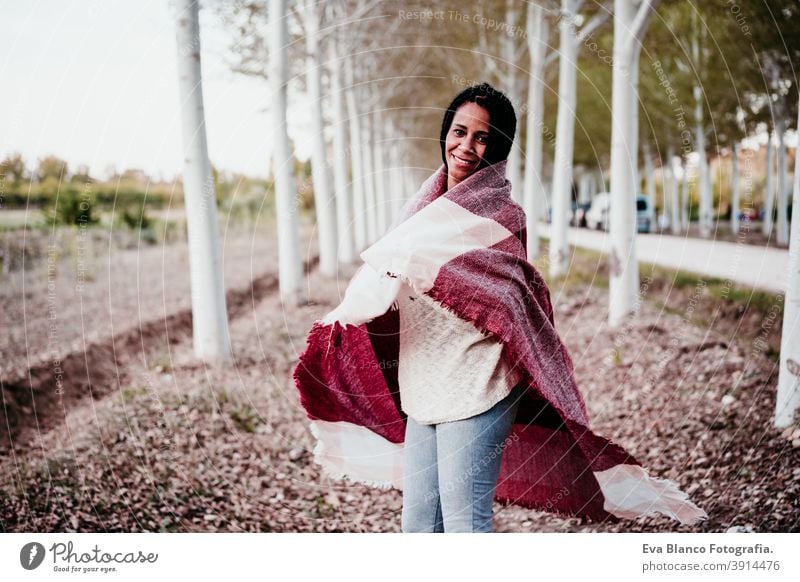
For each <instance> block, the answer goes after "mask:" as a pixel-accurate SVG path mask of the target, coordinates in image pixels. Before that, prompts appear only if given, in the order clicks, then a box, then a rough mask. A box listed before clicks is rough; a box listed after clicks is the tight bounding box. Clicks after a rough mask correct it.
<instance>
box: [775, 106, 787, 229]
mask: <svg viewBox="0 0 800 582" xmlns="http://www.w3.org/2000/svg"><path fill="white" fill-rule="evenodd" d="M775 133H776V134H777V136H778V208H777V210H778V217H777V219H778V234H777V237H776V242H777V243H778V244H779V245H788V244H789V218H788V216H787V208H786V207H787V202H786V140H785V139H784V138H785V137H786V124H785V123H784V121H783V119H782V118H780V117H779V118H778V120H777V121H776V122H775Z"/></svg>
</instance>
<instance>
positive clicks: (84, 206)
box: [42, 189, 100, 226]
mask: <svg viewBox="0 0 800 582" xmlns="http://www.w3.org/2000/svg"><path fill="white" fill-rule="evenodd" d="M96 208H97V200H96V197H95V196H94V195H93V194H92V193H91V192H78V191H77V190H73V189H67V190H65V191H64V192H62V193H61V194H59V195H58V196H53V197H52V198H51V199H50V201H49V202H47V203H46V204H45V206H44V208H43V209H42V211H43V213H44V216H45V220H46V221H47V222H48V223H49V224H66V225H73V226H91V225H93V224H97V223H98V222H100V219H99V218H97V217H96V216H93V214H92V212H93V210H96Z"/></svg>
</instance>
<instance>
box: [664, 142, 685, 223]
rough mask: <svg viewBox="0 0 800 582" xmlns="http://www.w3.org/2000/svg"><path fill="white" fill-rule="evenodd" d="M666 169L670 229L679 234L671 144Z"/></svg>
mask: <svg viewBox="0 0 800 582" xmlns="http://www.w3.org/2000/svg"><path fill="white" fill-rule="evenodd" d="M667 171H668V174H669V210H670V218H671V221H670V229H671V230H672V234H680V233H681V204H680V200H679V199H678V175H677V172H676V171H675V152H674V151H673V149H672V145H670V146H669V147H668V148H667ZM665 209H666V207H665Z"/></svg>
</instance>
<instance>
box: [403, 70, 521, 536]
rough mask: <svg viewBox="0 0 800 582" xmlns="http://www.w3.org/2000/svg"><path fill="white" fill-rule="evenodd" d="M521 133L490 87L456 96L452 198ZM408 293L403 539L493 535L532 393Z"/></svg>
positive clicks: (490, 352)
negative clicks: (500, 482) (498, 493)
mask: <svg viewBox="0 0 800 582" xmlns="http://www.w3.org/2000/svg"><path fill="white" fill-rule="evenodd" d="M515 129H516V116H515V114H514V108H513V107H512V105H511V102H510V101H509V100H508V99H507V98H506V96H505V95H503V94H502V93H500V92H498V91H496V90H494V89H493V88H492V87H491V86H489V85H488V84H482V85H478V86H475V87H470V88H468V89H466V90H464V91H462V92H461V93H460V94H459V95H457V96H456V98H455V99H454V100H453V102H452V103H451V104H450V106H449V107H448V108H447V109H446V111H445V115H444V120H443V122H442V129H441V135H440V144H441V148H442V159H443V161H444V164H445V167H446V171H447V190H451V189H452V188H453V187H455V186H456V185H457V184H459V183H461V182H463V181H464V180H466V179H467V178H469V177H470V176H471V175H472V174H474V173H475V172H477V171H478V170H480V169H483V168H485V167H487V166H490V165H492V164H496V163H498V162H502V161H503V160H505V159H506V158H507V157H508V154H509V151H510V150H511V146H512V140H513V137H514V131H515ZM408 291H410V290H409V289H408V288H403V289H401V292H400V301H399V304H400V305H399V306H400V358H399V370H398V374H399V388H400V400H401V405H402V410H403V412H405V413H406V414H407V415H408V419H407V425H406V434H405V447H404V455H405V459H404V473H403V512H402V531H404V532H444V531H447V532H488V531H492V502H493V500H494V492H495V487H496V483H497V477H498V474H499V472H500V461H501V457H502V446H503V445H502V443H503V441H504V440H505V439H506V438H507V437H508V433H509V431H510V429H511V423H512V421H513V419H514V416H515V415H516V411H517V407H518V406H519V399H520V395H521V392H522V391H524V387H520V390H517V391H515V390H513V387H514V385H515V384H516V382H517V380H518V376H519V374H518V373H517V371H516V370H515V371H514V372H513V373H512V371H510V370H509V369H508V366H507V364H506V362H505V360H504V359H503V358H502V357H501V356H502V349H503V346H502V344H501V343H500V342H499V341H498V340H497V339H496V338H493V337H485V336H484V335H483V334H482V333H481V332H480V331H479V330H478V329H476V328H475V326H474V325H472V323H470V322H469V321H464V320H462V319H460V318H459V317H458V316H457V315H455V314H453V313H452V312H450V311H448V310H447V309H446V308H443V307H441V306H440V305H439V304H438V303H437V302H436V301H433V300H431V299H428V298H427V296H425V295H424V294H423V295H416V294H409V292H408ZM495 451H496V452H495ZM493 452H495V454H492V453H493Z"/></svg>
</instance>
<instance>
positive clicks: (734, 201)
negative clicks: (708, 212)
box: [731, 143, 739, 234]
mask: <svg viewBox="0 0 800 582" xmlns="http://www.w3.org/2000/svg"><path fill="white" fill-rule="evenodd" d="M731 232H732V233H733V234H739V144H738V143H734V144H733V153H732V154H731Z"/></svg>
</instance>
